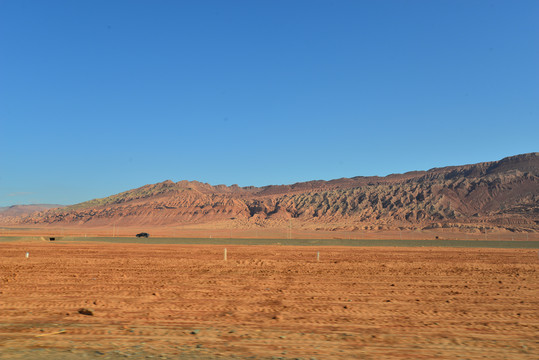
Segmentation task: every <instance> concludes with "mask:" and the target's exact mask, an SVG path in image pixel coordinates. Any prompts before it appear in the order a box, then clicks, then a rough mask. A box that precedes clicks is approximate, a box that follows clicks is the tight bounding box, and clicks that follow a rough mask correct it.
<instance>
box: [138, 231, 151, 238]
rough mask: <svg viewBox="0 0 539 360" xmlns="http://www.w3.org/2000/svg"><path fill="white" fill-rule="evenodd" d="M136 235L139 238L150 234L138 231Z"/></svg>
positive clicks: (147, 236)
mask: <svg viewBox="0 0 539 360" xmlns="http://www.w3.org/2000/svg"><path fill="white" fill-rule="evenodd" d="M136 236H137V237H138V238H141V237H144V238H149V237H150V234H148V233H145V232H141V233H138V234H137V235H136Z"/></svg>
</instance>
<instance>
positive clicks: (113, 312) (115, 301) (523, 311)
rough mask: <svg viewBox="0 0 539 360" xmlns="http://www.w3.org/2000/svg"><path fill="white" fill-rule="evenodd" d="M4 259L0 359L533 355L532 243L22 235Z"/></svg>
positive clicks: (5, 249) (538, 341) (0, 265)
mask: <svg viewBox="0 0 539 360" xmlns="http://www.w3.org/2000/svg"><path fill="white" fill-rule="evenodd" d="M225 248H226V254H227V257H226V260H225V257H224V253H225ZM27 253H28V257H26V254H27ZM0 258H1V262H0V359H94V358H99V359H123V358H129V359H146V358H155V359H165V358H166V359H233V358H235V359H247V358H252V359H278V358H281V359H299V358H300V359H350V358H356V359H433V358H437V359H537V358H539V290H538V284H539V276H538V270H539V258H538V251H537V249H536V248H532V249H499V248H498V249H493V248H475V247H468V248H461V247H455V248H451V247H392V246H389V247H377V246H374V247H372V246H369V247H361V246H355V247H351V246H282V245H238V244H236V245H230V244H229V245H226V244H224V245H223V244H221V245H208V244H190V245H185V244H183V245H182V244H151V242H149V243H147V244H140V243H138V244H132V243H107V242H83V241H55V242H50V241H43V240H42V239H36V240H32V241H29V240H24V239H23V240H20V241H11V242H1V243H0Z"/></svg>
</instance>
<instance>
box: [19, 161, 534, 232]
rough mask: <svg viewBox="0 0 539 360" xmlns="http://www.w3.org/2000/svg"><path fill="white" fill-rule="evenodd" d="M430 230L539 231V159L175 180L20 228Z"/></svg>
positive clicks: (52, 213)
mask: <svg viewBox="0 0 539 360" xmlns="http://www.w3.org/2000/svg"><path fill="white" fill-rule="evenodd" d="M289 219H294V222H295V223H296V224H300V225H301V226H304V227H306V228H307V227H308V228H320V229H322V228H325V229H330V228H331V226H335V225H332V224H336V223H337V224H340V225H339V226H344V227H345V228H348V229H352V230H353V229H361V228H373V227H374V228H397V227H399V228H403V227H404V228H410V229H416V228H429V227H438V226H470V227H474V226H476V227H479V226H484V225H489V226H496V227H501V228H506V229H509V230H513V231H537V230H538V229H539V226H538V224H539V153H529V154H523V155H517V156H512V157H508V158H505V159H502V160H500V161H494V162H485V163H479V164H472V165H463V166H450V167H444V168H435V169H431V170H428V171H414V172H409V173H405V174H392V175H388V176H386V177H354V178H342V179H337V180H331V181H309V182H303V183H296V184H292V185H278V186H275V185H272V186H265V187H238V186H236V185H233V186H225V185H217V186H212V185H209V184H205V183H200V182H196V181H192V182H188V181H180V182H177V183H174V182H172V181H170V180H168V181H165V182H162V183H158V184H151V185H145V186H143V187H140V188H138V189H134V190H129V191H126V192H123V193H120V194H117V195H113V196H110V197H107V198H103V199H95V200H91V201H88V202H84V203H81V204H77V205H73V206H70V207H66V208H64V209H56V210H49V211H45V212H41V213H38V214H32V215H29V216H26V217H20V218H19V219H17V222H18V223H27V224H28V223H37V224H55V223H62V224H78V225H104V224H110V223H112V222H114V223H116V224H120V225H133V224H148V225H178V224H193V223H219V222H227V223H228V224H229V225H230V226H233V227H237V228H241V227H244V228H249V227H254V226H262V227H279V226H283V224H286V223H287V222H288V221H289Z"/></svg>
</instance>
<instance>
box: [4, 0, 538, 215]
mask: <svg viewBox="0 0 539 360" xmlns="http://www.w3.org/2000/svg"><path fill="white" fill-rule="evenodd" d="M537 18H539V2H538V1H535V0H534V1H486V0H485V1H471V0H466V1H412V0H411V1H359V0H358V1H329V0H327V1H313V0H309V1H299V0H298V1H294V0H286V1H278V0H273V1H261V0H257V1H234V0H229V1H162V0H160V1H150V0H147V1H132V0H129V1H127V0H126V1H119V0H118V1H110V0H107V1H94V0H92V1H68V0H66V1H54V0H47V1H41V0H36V1H26V0H0V206H7V205H12V204H27V203H57V204H58V203H59V204H72V203H77V202H81V201H85V200H89V199H92V198H96V197H104V196H108V195H111V194H115V193H118V192H121V191H125V190H128V189H131V188H134V187H138V186H142V185H144V184H148V183H155V182H160V181H164V180H166V179H171V180H173V181H179V180H183V179H187V180H198V181H202V182H208V183H210V184H214V185H215V184H227V185H231V184H239V185H240V186H247V185H257V186H262V185H268V184H289V183H294V182H299V181H306V180H314V179H326V180H329V179H334V178H340V177H352V176H358V175H363V176H368V175H387V174H389V173H399V172H405V171H411V170H426V169H429V168H432V167H439V166H446V165H459V164H466V163H475V162H481V161H492V160H498V159H501V158H503V157H505V156H510V155H515V154H520V153H526V152H534V151H539V147H538V144H539V141H538V138H539V136H538V135H539V121H538V117H539V66H537V64H539V22H538V21H537Z"/></svg>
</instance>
